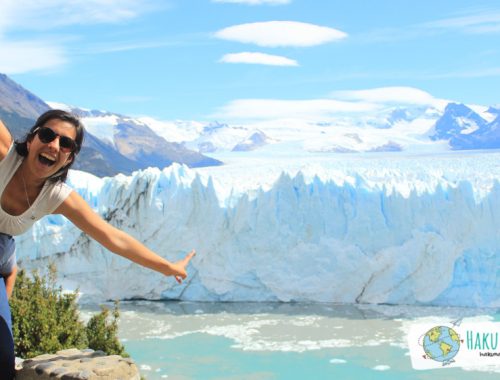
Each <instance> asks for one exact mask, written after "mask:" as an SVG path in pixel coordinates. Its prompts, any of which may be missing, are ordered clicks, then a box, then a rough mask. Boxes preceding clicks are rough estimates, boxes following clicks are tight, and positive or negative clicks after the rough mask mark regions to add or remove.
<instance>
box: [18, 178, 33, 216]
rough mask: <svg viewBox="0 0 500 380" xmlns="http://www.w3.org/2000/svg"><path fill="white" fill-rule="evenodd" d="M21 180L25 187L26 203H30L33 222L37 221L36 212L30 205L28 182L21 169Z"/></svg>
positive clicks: (29, 205)
mask: <svg viewBox="0 0 500 380" xmlns="http://www.w3.org/2000/svg"><path fill="white" fill-rule="evenodd" d="M21 179H22V180H23V186H24V195H26V202H28V207H29V209H30V210H31V220H35V219H36V218H35V212H34V210H32V209H31V203H30V197H28V190H27V189H26V181H25V180H24V174H23V171H22V169H21Z"/></svg>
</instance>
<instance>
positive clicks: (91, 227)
mask: <svg viewBox="0 0 500 380" xmlns="http://www.w3.org/2000/svg"><path fill="white" fill-rule="evenodd" d="M54 213H55V214H62V215H64V216H65V217H66V218H68V219H69V220H70V221H71V222H73V224H74V225H75V226H77V227H78V228H79V229H80V230H82V231H83V232H85V233H86V234H87V235H89V236H90V237H92V238H93V239H95V240H96V241H97V242H99V243H100V244H102V245H103V246H104V247H106V248H107V249H109V250H110V251H111V252H114V253H116V254H118V255H120V256H123V257H126V258H127V259H129V260H132V261H133V262H136V263H137V264H140V265H142V266H144V267H147V268H150V269H153V270H155V271H157V272H160V273H162V274H164V275H166V276H174V277H175V279H176V280H177V282H179V283H181V282H182V279H184V278H186V276H187V273H186V267H187V265H188V264H189V261H190V260H191V259H192V258H193V256H194V255H195V251H194V250H193V251H191V252H190V253H188V254H187V255H186V256H185V257H184V258H183V259H182V260H179V261H177V262H175V263H172V262H170V261H168V260H166V259H164V258H163V257H161V256H159V255H157V254H156V253H154V252H153V251H151V250H149V249H148V248H147V247H146V246H144V245H143V244H141V243H140V242H139V241H137V240H136V239H134V238H133V237H132V236H130V235H128V234H126V233H125V232H123V231H121V230H119V229H117V228H116V227H113V226H112V225H110V224H109V223H107V222H106V221H105V220H104V219H102V218H101V217H100V216H99V215H98V214H97V213H95V212H94V210H92V208H90V206H89V205H88V204H87V202H85V200H84V199H83V198H82V197H81V196H80V195H79V194H78V193H76V192H75V191H72V192H71V194H70V195H69V197H68V198H66V200H65V201H64V202H63V203H62V204H61V205H60V206H59V207H58V208H57V209H56V210H55V211H54Z"/></svg>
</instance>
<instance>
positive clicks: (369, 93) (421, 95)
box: [331, 87, 438, 105]
mask: <svg viewBox="0 0 500 380" xmlns="http://www.w3.org/2000/svg"><path fill="white" fill-rule="evenodd" d="M331 95H332V97H334V98H337V99H343V100H354V101H363V102H370V103H384V104H388V103H389V104H422V105H426V104H427V105H432V104H435V103H436V102H437V101H438V99H436V98H434V97H433V96H432V95H431V94H429V93H428V92H425V91H422V90H420V89H418V88H414V87H380V88H372V89H368V90H354V91H335V92H333V93H332V94H331Z"/></svg>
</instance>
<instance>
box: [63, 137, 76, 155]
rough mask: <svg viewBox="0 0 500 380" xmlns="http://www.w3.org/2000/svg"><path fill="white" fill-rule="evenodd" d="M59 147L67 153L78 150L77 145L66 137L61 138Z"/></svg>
mask: <svg viewBox="0 0 500 380" xmlns="http://www.w3.org/2000/svg"><path fill="white" fill-rule="evenodd" d="M59 146H60V147H61V149H62V150H63V151H65V152H72V151H73V150H75V148H76V143H75V142H74V141H73V140H72V139H70V138H69V137H66V136H61V138H60V139H59Z"/></svg>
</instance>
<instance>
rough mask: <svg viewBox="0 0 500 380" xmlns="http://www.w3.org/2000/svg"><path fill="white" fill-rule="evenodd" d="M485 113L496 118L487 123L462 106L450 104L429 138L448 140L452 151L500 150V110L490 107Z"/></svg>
mask: <svg viewBox="0 0 500 380" xmlns="http://www.w3.org/2000/svg"><path fill="white" fill-rule="evenodd" d="M487 113H488V114H489V115H492V116H494V115H496V117H495V118H494V119H493V120H490V121H488V120H486V119H484V118H483V117H481V116H480V115H479V114H477V113H476V112H474V111H473V110H472V109H471V108H469V107H467V106H465V105H463V104H456V103H450V104H448V105H447V106H446V108H445V111H444V114H443V116H441V118H440V119H439V120H438V121H437V122H436V126H435V133H434V135H432V136H431V138H432V139H434V140H443V139H444V140H448V141H449V144H450V147H451V148H452V149H497V148H500V109H497V108H494V107H490V108H489V109H488V111H487Z"/></svg>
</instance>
